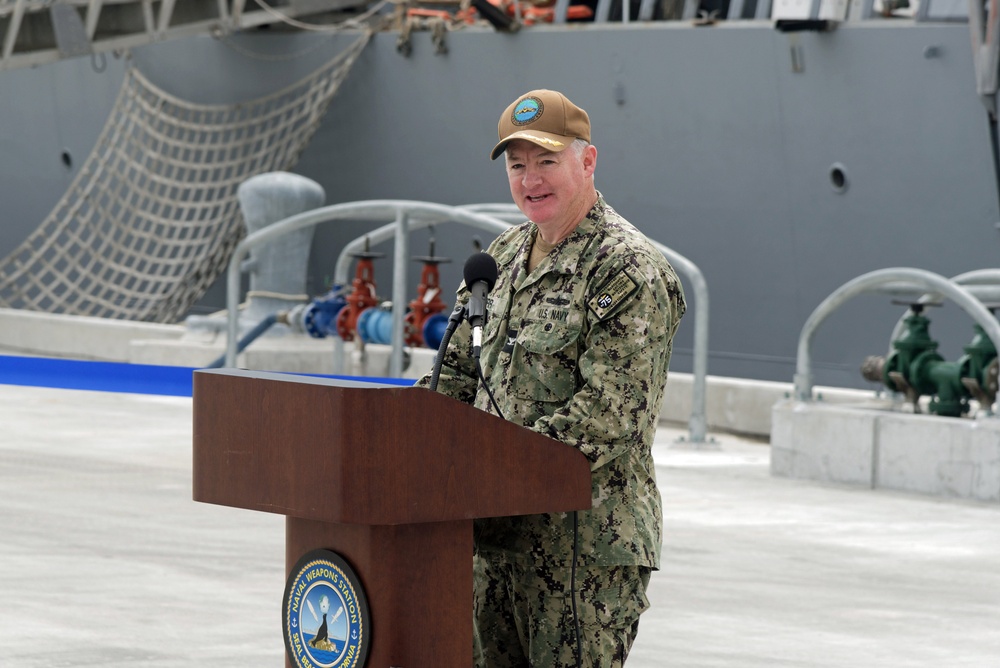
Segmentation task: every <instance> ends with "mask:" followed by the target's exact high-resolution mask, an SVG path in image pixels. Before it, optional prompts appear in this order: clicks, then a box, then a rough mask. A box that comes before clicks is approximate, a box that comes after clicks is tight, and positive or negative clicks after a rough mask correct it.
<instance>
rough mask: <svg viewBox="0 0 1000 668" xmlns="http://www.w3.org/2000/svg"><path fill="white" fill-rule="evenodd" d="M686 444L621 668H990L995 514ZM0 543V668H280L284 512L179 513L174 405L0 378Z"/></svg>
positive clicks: (661, 454) (667, 492) (672, 462)
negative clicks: (654, 566) (659, 560)
mask: <svg viewBox="0 0 1000 668" xmlns="http://www.w3.org/2000/svg"><path fill="white" fill-rule="evenodd" d="M685 433H686V429H685V428H684V426H683V425H678V427H677V428H672V427H663V428H661V429H660V431H659V434H658V439H657V445H656V446H655V455H656V461H657V474H658V478H659V483H660V486H661V489H662V492H663V496H664V510H665V518H664V519H665V544H664V559H663V569H662V570H661V571H659V572H658V573H655V574H654V576H653V579H652V584H651V591H650V599H651V601H652V604H653V607H652V608H651V609H650V610H649V611H648V612H647V613H646V614H645V615H644V616H643V618H642V621H641V623H640V632H639V638H638V640H637V642H636V645H635V647H634V648H633V652H632V656H631V657H630V659H629V661H628V663H627V665H628V666H629V667H630V668H663V667H668V666H679V667H683V668H716V667H720V668H721V667H732V668H756V667H760V668H764V667H767V668H775V667H779V666H788V667H795V668H853V667H863V668H867V667H875V666H878V667H879V668H911V667H912V668H917V667H932V666H933V667H947V668H960V667H969V668H973V667H974V668H989V667H991V666H998V665H1000V568H998V564H1000V506H998V505H997V504H988V503H981V502H971V501H958V500H948V499H941V498H931V497H925V496H911V495H906V494H902V493H893V492H885V491H872V490H866V489H862V488H857V487H842V486H834V485H826V484H819V483H814V482H808V481H800V480H789V479H781V478H773V477H771V476H770V475H769V472H768V464H769V454H770V453H769V450H770V449H769V447H768V445H767V444H766V443H761V442H755V441H749V440H744V439H739V438H736V437H732V436H728V435H725V434H721V435H720V434H715V435H714V436H715V438H716V439H717V441H718V444H719V446H720V450H719V451H693V450H690V449H684V448H683V447H675V441H676V439H677V438H678V437H679V436H681V435H684V434H685ZM0 536H2V538H0V665H2V666H11V667H13V668H36V667H39V668H40V667H42V666H45V667H52V666H101V667H103V668H116V667H119V666H121V667H124V666H129V667H132V666H150V667H154V668H179V667H182V666H184V667H187V666H212V667H213V668H227V667H230V666H231V667H233V668H236V667H239V668H251V667H257V666H260V667H264V666H268V667H274V666H280V665H282V662H283V653H284V648H283V645H282V641H281V621H280V602H281V593H282V588H283V586H284V576H283V558H284V551H283V539H284V522H283V518H282V517H281V516H278V515H265V514H259V513H251V512H247V511H241V510H236V509H230V508H222V507H215V506H209V505H204V504H198V503H194V502H193V501H191V400H190V399H187V398H175V397H161V396H148V395H139V394H116V393H103V392H90V391H79V390H54V389H47V388H35V387H19V386H11V385H0ZM373 668H384V667H381V666H380V667H373ZM407 668H425V667H407ZM426 668H449V667H426Z"/></svg>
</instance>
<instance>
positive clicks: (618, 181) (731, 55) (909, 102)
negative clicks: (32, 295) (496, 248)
mask: <svg viewBox="0 0 1000 668" xmlns="http://www.w3.org/2000/svg"><path fill="white" fill-rule="evenodd" d="M353 39H354V37H353V36H352V35H341V36H338V37H329V36H316V35H299V34H289V33H283V32H280V31H259V32H256V33H253V34H246V35H239V36H233V37H229V38H226V39H224V40H216V39H212V38H208V37H205V38H191V39H185V40H181V41H176V42H170V43H164V44H157V45H153V46H149V47H144V48H142V49H137V50H136V51H135V52H134V54H133V58H134V60H135V61H136V63H137V65H138V67H140V69H141V70H142V71H143V72H144V73H146V74H147V75H148V76H149V77H150V78H151V79H152V80H154V81H155V82H156V83H158V84H159V85H161V86H163V87H164V88H165V89H166V90H168V91H169V92H171V93H173V94H175V95H177V96H179V97H182V98H184V99H189V100H193V101H205V102H223V101H233V100H240V99H247V98H249V97H253V96H256V95H261V94H263V93H266V92H269V91H272V90H274V89H276V88H278V87H281V86H282V85H284V84H287V83H289V82H291V81H292V80H294V79H295V78H297V77H299V76H301V75H303V74H305V73H306V72H309V71H310V70H311V69H312V68H313V67H316V66H318V65H319V64H320V63H322V62H324V61H325V60H326V59H327V58H329V57H331V56H332V55H333V54H335V53H336V52H337V51H338V50H339V49H340V48H342V47H343V46H345V45H346V44H347V43H349V42H350V41H351V40H353ZM396 39H397V35H396V34H395V33H383V34H379V35H376V36H375V37H374V38H373V39H372V41H371V43H370V44H369V45H368V47H367V48H366V50H365V52H364V53H363V54H362V55H361V57H360V59H359V61H358V62H357V63H356V65H355V66H354V69H353V71H352V72H351V74H350V76H349V77H348V79H347V80H346V82H345V83H344V85H343V87H342V88H341V90H340V91H339V92H338V93H337V95H336V96H335V98H334V100H333V103H332V104H331V105H330V108H329V110H328V112H327V114H326V117H325V119H324V121H323V124H322V126H321V127H320V129H319V131H318V132H317V134H316V135H315V136H314V138H313V139H312V142H311V144H310V146H309V147H308V148H307V150H306V151H305V153H304V154H303V156H302V158H301V160H300V162H299V164H298V166H297V168H296V169H295V171H296V172H298V173H301V174H303V175H305V176H308V177H310V178H312V179H315V180H316V181H317V182H319V183H320V184H321V185H322V186H323V187H324V188H325V190H326V193H327V202H328V203H334V202H346V201H353V200H364V199H384V198H393V199H416V200H428V201H435V202H443V203H447V204H467V203H474V202H493V201H501V202H506V201H509V193H508V192H507V187H506V182H505V179H504V176H503V173H502V171H503V170H502V166H501V165H500V164H497V163H492V162H490V161H489V159H488V152H489V149H490V148H491V146H492V144H493V137H494V136H495V132H496V117H497V113H498V111H499V110H500V109H502V108H503V107H504V106H505V105H506V104H507V103H508V102H509V101H510V100H511V99H513V98H514V97H515V96H516V95H518V94H519V93H521V92H523V91H525V90H528V89H531V88H537V87H549V88H558V89H560V90H562V91H564V92H566V93H567V94H568V95H569V96H570V97H571V98H572V99H573V100H574V101H576V102H578V103H579V104H580V105H581V106H583V107H585V108H586V109H587V110H588V111H589V112H590V114H591V118H592V119H593V122H594V132H593V134H594V143H595V144H596V146H597V147H598V151H599V155H598V168H597V184H598V188H599V189H600V190H601V191H602V193H603V194H604V195H605V196H606V198H607V199H608V201H609V202H610V203H611V204H612V205H613V206H614V207H615V208H617V209H618V210H619V211H620V212H621V213H622V214H623V215H625V216H626V217H627V218H628V219H630V220H631V221H632V222H634V223H635V224H637V225H638V226H639V227H640V228H641V229H643V230H644V231H645V232H646V233H647V234H648V235H649V236H650V237H651V238H653V239H656V240H657V241H659V242H661V243H663V244H666V245H667V246H670V247H671V248H673V249H674V250H676V251H677V252H679V253H681V254H682V255H685V256H686V257H688V258H689V259H690V260H692V261H693V262H694V263H696V264H697V265H698V266H699V268H700V269H701V271H702V272H703V274H704V276H705V278H706V280H707V283H708V286H709V291H710V300H711V303H710V305H709V306H710V314H711V318H710V346H709V347H710V354H709V364H708V371H709V373H710V374H712V375H722V376H738V377H746V378H754V379H761V380H780V381H788V380H791V378H792V375H793V373H794V368H795V354H796V345H797V340H798V336H799V333H800V331H801V329H802V325H803V323H804V322H805V320H806V318H807V317H808V316H809V314H810V313H811V312H812V310H813V309H814V308H815V307H816V306H817V305H818V304H819V302H820V301H822V300H823V299H824V298H825V297H826V296H827V295H829V294H830V293H831V292H832V291H833V290H835V289H836V288H837V287H839V286H840V285H842V284H843V283H845V282H846V281H848V280H850V279H852V278H854V277H855V276H857V275H859V274H862V273H865V272H868V271H872V270H875V269H880V268H884V267H892V266H910V267H919V268H922V269H927V270H930V271H934V272H937V273H940V274H942V275H945V276H951V275H955V274H959V273H962V272H965V271H969V270H972V269H979V268H983V267H989V266H995V265H996V257H997V244H998V239H997V234H998V232H997V229H996V227H995V224H996V222H997V220H998V216H1000V214H998V210H997V188H996V178H995V175H994V172H993V165H992V156H991V149H990V135H989V127H988V123H987V115H986V112H985V108H984V107H983V105H982V103H981V102H980V100H979V98H978V96H977V95H976V91H975V75H974V69H973V64H972V57H971V48H970V44H969V28H968V26H967V25H965V24H960V23H943V24H926V23H924V24H914V23H911V22H910V21H898V22H893V21H869V22H863V23H858V24H845V25H842V26H841V27H839V28H838V29H837V30H835V31H833V32H829V33H822V34H817V33H795V34H785V33H780V32H777V31H776V30H774V28H773V27H772V25H771V24H770V23H769V22H738V23H730V24H725V23H723V24H720V25H718V26H716V27H709V28H693V27H691V26H689V25H685V24H681V23H654V24H643V25H636V24H632V25H629V26H622V25H603V26H597V25H580V26H570V27H561V28H554V27H535V28H531V29H525V30H522V31H520V32H519V33H517V34H515V35H506V34H496V33H493V32H492V31H489V30H480V29H468V30H464V31H458V32H453V33H449V34H448V35H447V37H446V43H447V46H448V53H447V54H446V55H442V54H437V53H435V49H434V45H433V44H432V42H431V38H430V35H429V34H428V33H415V34H414V35H413V40H412V47H413V48H412V54H411V55H410V56H409V57H404V56H403V55H401V54H400V53H398V52H397V50H396ZM288 56H292V57H288ZM793 56H794V57H793ZM124 67H125V64H124V61H123V60H122V59H115V58H113V57H110V58H104V57H95V58H94V59H90V58H83V59H76V60H72V61H64V62H61V63H57V64H54V65H48V66H44V67H39V68H36V69H32V70H18V71H11V72H3V73H0V172H2V174H3V177H2V178H0V201H2V202H3V203H4V205H3V208H2V214H0V216H2V225H0V254H3V255H6V253H8V252H9V251H10V250H12V249H13V248H14V247H15V246H16V244H17V243H19V242H20V241H21V240H23V239H24V238H25V237H26V236H27V235H28V233H29V232H30V231H31V230H32V229H34V227H35V226H36V225H37V224H38V223H39V222H40V221H41V220H42V219H43V218H44V217H45V215H46V214H47V213H48V212H49V210H50V209H51V207H52V206H53V205H54V204H55V203H56V201H57V200H58V198H59V197H60V196H61V195H62V193H63V192H64V190H65V189H66V187H67V185H68V184H69V182H70V180H71V179H72V176H73V174H74V173H75V170H76V169H77V168H78V167H79V165H80V164H82V162H83V160H84V159H85V157H86V155H87V153H88V152H89V151H90V149H91V147H92V145H93V142H94V140H95V139H96V137H97V134H98V133H99V131H100V128H101V126H102V125H103V122H104V119H105V117H106V115H107V113H108V111H109V110H110V108H111V105H112V104H113V101H114V97H115V95H116V92H117V90H118V85H119V84H120V82H121V78H122V73H123V71H124ZM67 163H68V164H67ZM835 169H839V170H840V174H842V175H844V176H845V178H846V187H838V185H839V181H837V179H836V178H835V175H834V173H833V172H834V170H835ZM365 229H366V227H365V226H364V225H362V224H360V223H359V224H344V225H338V226H336V227H334V226H332V225H331V226H326V227H324V228H322V229H320V230H318V231H317V235H316V242H315V244H314V248H313V251H312V258H311V261H310V268H309V284H310V287H311V289H312V291H313V292H314V293H316V294H319V293H321V292H324V291H325V288H326V282H327V280H328V277H329V276H332V274H333V266H334V263H335V261H336V256H337V253H338V252H339V250H340V248H341V247H342V246H343V244H344V243H345V242H346V241H348V240H350V239H353V238H354V237H356V236H358V235H359V234H362V233H363V232H364V231H365ZM435 235H436V239H437V250H438V252H439V253H440V254H443V255H448V256H450V257H452V258H454V260H455V261H454V262H453V263H451V264H448V265H443V266H442V278H443V282H444V285H446V286H457V284H458V282H459V280H460V278H461V274H460V272H461V266H462V262H463V260H464V259H465V257H466V256H467V255H468V254H469V253H470V252H471V251H472V245H471V242H472V239H473V237H474V236H480V238H481V240H482V241H483V242H486V241H488V239H483V238H482V235H481V233H477V232H474V231H471V230H468V229H466V228H461V227H457V226H456V227H454V228H452V227H451V226H447V229H444V228H439V229H438V230H436V231H435ZM427 236H428V235H427V233H426V232H419V233H415V236H414V239H413V240H412V241H411V245H410V250H411V252H412V253H413V254H414V255H423V254H425V248H426V246H425V244H426V239H427ZM379 250H386V251H391V248H386V249H379ZM390 271H391V263H390V262H389V261H388V260H386V261H383V262H382V264H381V265H380V266H378V268H377V274H376V276H377V278H378V280H379V283H380V285H381V286H384V288H383V290H382V292H383V293H384V294H388V293H389V292H390V286H391V275H390ZM418 279H419V264H418V263H414V264H413V271H412V274H411V277H410V279H409V284H410V285H412V286H415V285H416V284H417V282H418ZM449 291H450V290H449ZM223 301H224V295H223V292H222V290H221V288H219V287H218V286H217V287H216V288H213V289H212V290H211V291H210V292H209V294H207V295H206V297H205V298H204V299H203V300H202V304H201V305H200V308H201V309H202V310H207V309H214V308H219V307H221V306H222V304H223ZM691 301H692V304H691V308H692V309H698V308H702V307H703V306H704V305H702V304H697V303H694V299H693V298H691ZM902 308H903V307H901V306H898V305H893V304H891V303H890V302H889V300H888V298H882V297H866V298H861V299H858V300H856V301H855V302H852V303H851V304H850V305H848V306H847V307H845V308H844V309H842V310H841V311H839V312H838V313H837V315H836V316H835V317H834V318H833V319H831V320H830V321H829V322H828V323H827V324H826V325H824V327H823V328H822V329H821V330H820V331H819V333H818V334H817V337H816V339H815V344H814V370H815V381H816V383H817V384H822V385H837V386H848V387H864V386H865V381H863V380H862V379H861V377H860V375H859V373H858V367H859V365H860V363H861V360H862V359H863V358H864V357H865V356H866V355H869V354H883V353H884V352H885V350H886V348H887V346H888V343H889V341H888V339H889V336H890V333H891V331H892V327H893V324H894V323H895V322H896V319H897V318H898V317H899V315H900V313H901V311H902ZM930 316H931V318H932V319H933V324H932V328H931V333H932V335H934V336H936V337H937V338H939V339H940V340H941V341H942V346H941V349H940V352H941V354H942V355H943V356H944V357H945V358H947V359H955V358H957V357H958V356H959V355H961V352H962V351H961V345H962V344H964V343H965V342H966V341H967V340H968V339H970V338H971V337H972V330H971V320H970V319H969V318H968V317H967V316H966V315H964V313H962V312H961V311H960V310H959V309H957V308H954V307H949V306H946V307H944V308H942V309H940V310H935V311H933V312H932V313H931V314H930ZM692 325H693V318H692V317H690V316H689V317H688V318H687V320H686V322H685V323H684V324H683V325H682V328H681V331H680V333H679V335H678V340H677V343H676V347H675V355H674V361H673V364H672V369H674V370H677V371H690V370H691V353H692V329H693V327H692Z"/></svg>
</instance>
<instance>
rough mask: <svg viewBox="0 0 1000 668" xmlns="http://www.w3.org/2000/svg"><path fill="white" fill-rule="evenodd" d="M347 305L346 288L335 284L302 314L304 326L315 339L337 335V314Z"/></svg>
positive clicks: (307, 332)
mask: <svg viewBox="0 0 1000 668" xmlns="http://www.w3.org/2000/svg"><path fill="white" fill-rule="evenodd" d="M345 306H347V298H346V297H345V296H344V289H343V288H342V287H341V286H339V285H335V286H333V288H332V289H331V290H330V292H328V293H327V294H325V295H324V296H322V297H317V298H316V299H314V300H313V303H312V304H310V305H309V306H308V307H306V310H305V313H303V314H302V328H303V329H304V330H305V331H306V334H308V335H309V336H311V337H312V338H314V339H324V338H326V337H327V336H337V315H339V314H340V311H341V310H342V309H343V308H344V307H345Z"/></svg>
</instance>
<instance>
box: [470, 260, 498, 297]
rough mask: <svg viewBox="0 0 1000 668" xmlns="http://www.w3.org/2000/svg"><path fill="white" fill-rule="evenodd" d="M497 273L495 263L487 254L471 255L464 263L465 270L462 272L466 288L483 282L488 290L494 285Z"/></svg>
mask: <svg viewBox="0 0 1000 668" xmlns="http://www.w3.org/2000/svg"><path fill="white" fill-rule="evenodd" d="M497 273H498V270H497V261H496V260H494V259H493V256H492V255H490V254H489V253H473V254H472V255H470V256H469V259H468V260H466V261H465V268H464V269H463V270H462V276H463V278H465V284H466V285H467V286H469V287H472V284H473V283H475V282H477V281H483V282H484V283H486V285H487V286H488V287H489V289H490V290H492V289H493V286H494V285H496V282H497Z"/></svg>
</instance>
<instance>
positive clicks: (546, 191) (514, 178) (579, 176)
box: [505, 139, 597, 238]
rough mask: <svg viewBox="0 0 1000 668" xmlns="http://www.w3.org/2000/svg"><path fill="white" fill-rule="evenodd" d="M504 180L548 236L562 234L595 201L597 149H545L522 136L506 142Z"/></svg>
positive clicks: (528, 214) (515, 200) (574, 224)
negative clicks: (581, 152) (505, 178)
mask: <svg viewBox="0 0 1000 668" xmlns="http://www.w3.org/2000/svg"><path fill="white" fill-rule="evenodd" d="M505 155H506V163H507V180H508V181H509V183H510V194H511V197H513V198H514V203H515V204H517V206H518V208H519V209H521V212H522V213H524V215H525V216H527V217H528V218H529V219H531V220H532V221H533V222H534V223H535V224H536V225H538V227H539V228H540V229H541V230H542V231H543V234H545V235H546V236H548V237H553V236H554V237H558V238H564V237H565V236H567V235H568V234H569V232H570V231H571V230H572V229H573V228H574V227H576V224H577V223H579V222H580V220H582V219H583V217H584V216H585V215H586V214H587V211H589V210H590V207H591V206H593V203H594V184H593V175H594V166H595V163H596V159H597V149H595V148H594V147H593V146H587V147H586V149H584V151H583V154H582V155H580V154H578V153H577V151H576V150H575V149H574V148H572V147H570V148H567V149H566V150H564V151H561V152H559V153H553V152H551V151H547V150H545V149H544V148H542V147H541V146H538V145H537V144H533V143H531V142H529V141H526V140H524V139H515V140H514V141H512V142H511V143H510V144H508V145H507V151H506V154H505Z"/></svg>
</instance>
